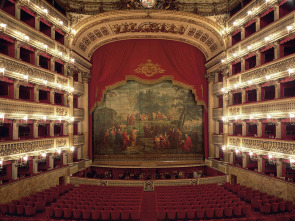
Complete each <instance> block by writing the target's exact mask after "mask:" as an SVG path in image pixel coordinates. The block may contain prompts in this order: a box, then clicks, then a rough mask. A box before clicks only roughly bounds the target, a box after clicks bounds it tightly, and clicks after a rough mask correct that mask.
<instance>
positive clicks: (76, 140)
mask: <svg viewBox="0 0 295 221" xmlns="http://www.w3.org/2000/svg"><path fill="white" fill-rule="evenodd" d="M83 144H84V134H82V135H74V145H75V146H76V145H77V146H78V145H83Z"/></svg>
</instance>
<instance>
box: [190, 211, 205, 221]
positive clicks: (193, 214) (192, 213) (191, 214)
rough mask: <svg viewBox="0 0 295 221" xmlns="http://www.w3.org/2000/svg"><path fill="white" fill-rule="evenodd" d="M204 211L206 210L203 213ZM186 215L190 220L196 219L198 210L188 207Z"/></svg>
mask: <svg viewBox="0 0 295 221" xmlns="http://www.w3.org/2000/svg"><path fill="white" fill-rule="evenodd" d="M204 213H205V212H203V214H204ZM186 216H187V218H188V219H189V220H191V219H195V217H196V210H195V209H188V210H186ZM203 217H204V215H203Z"/></svg>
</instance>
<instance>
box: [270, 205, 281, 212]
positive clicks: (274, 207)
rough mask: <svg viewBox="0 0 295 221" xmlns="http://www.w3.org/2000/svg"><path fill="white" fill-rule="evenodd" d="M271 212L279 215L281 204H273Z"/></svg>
mask: <svg viewBox="0 0 295 221" xmlns="http://www.w3.org/2000/svg"><path fill="white" fill-rule="evenodd" d="M271 212H272V213H278V212H279V204H278V203H272V204H271Z"/></svg>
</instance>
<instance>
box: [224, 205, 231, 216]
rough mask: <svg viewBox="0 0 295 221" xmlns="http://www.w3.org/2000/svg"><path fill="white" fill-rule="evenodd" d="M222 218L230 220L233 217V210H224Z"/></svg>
mask: <svg viewBox="0 0 295 221" xmlns="http://www.w3.org/2000/svg"><path fill="white" fill-rule="evenodd" d="M224 216H225V217H227V218H231V217H232V216H233V208H232V207H226V208H224Z"/></svg>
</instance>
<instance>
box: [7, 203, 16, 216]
mask: <svg viewBox="0 0 295 221" xmlns="http://www.w3.org/2000/svg"><path fill="white" fill-rule="evenodd" d="M8 212H9V214H15V213H16V205H15V204H9V205H8Z"/></svg>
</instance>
